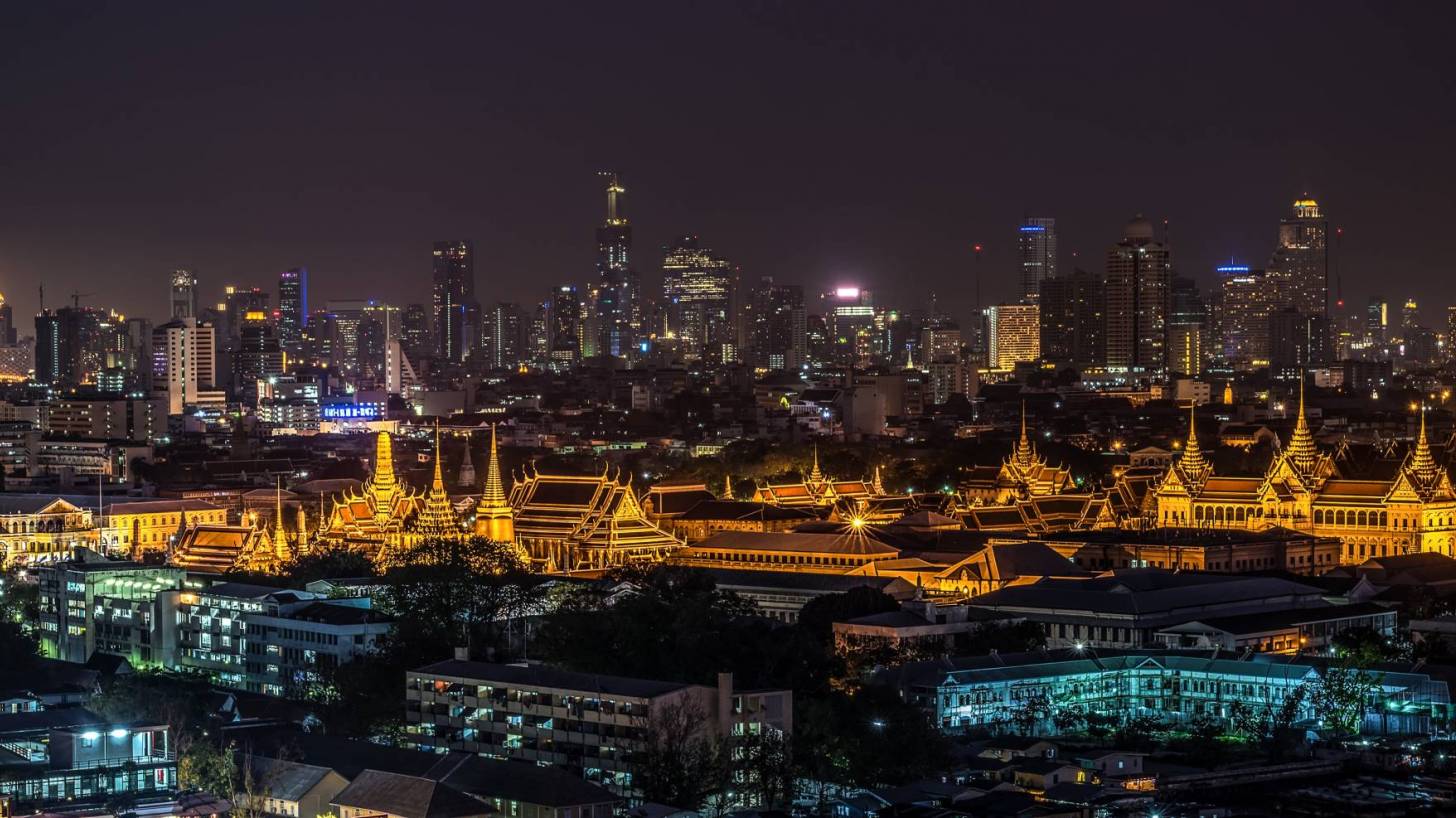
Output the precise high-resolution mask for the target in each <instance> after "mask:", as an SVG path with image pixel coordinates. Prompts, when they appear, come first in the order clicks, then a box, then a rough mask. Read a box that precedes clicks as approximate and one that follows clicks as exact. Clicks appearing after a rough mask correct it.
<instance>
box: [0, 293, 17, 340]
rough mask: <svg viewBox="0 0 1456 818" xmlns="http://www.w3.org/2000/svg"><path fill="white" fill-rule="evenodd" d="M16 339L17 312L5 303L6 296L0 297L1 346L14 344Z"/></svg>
mask: <svg viewBox="0 0 1456 818" xmlns="http://www.w3.org/2000/svg"><path fill="white" fill-rule="evenodd" d="M15 337H16V336H15V310H14V309H12V308H11V306H10V305H9V304H7V303H5V296H3V295H0V345H4V346H10V345H12V344H14V343H15Z"/></svg>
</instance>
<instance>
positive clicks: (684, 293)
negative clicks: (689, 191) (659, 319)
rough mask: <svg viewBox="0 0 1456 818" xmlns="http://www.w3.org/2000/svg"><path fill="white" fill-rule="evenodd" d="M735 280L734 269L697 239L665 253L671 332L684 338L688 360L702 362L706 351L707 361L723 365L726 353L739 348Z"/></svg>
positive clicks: (664, 279) (665, 295) (687, 238)
mask: <svg viewBox="0 0 1456 818" xmlns="http://www.w3.org/2000/svg"><path fill="white" fill-rule="evenodd" d="M733 278H734V272H733V265H732V264H730V263H729V262H728V261H727V260H726V259H723V258H719V257H717V256H715V255H713V251H712V250H709V249H707V248H706V247H703V246H701V244H700V243H699V242H698V237H697V236H683V237H681V238H679V239H678V240H677V241H676V242H675V243H673V244H672V245H670V246H668V247H665V248H663V259H662V296H663V300H664V302H665V305H666V308H667V330H668V332H670V333H672V334H673V335H675V336H676V337H677V338H678V339H680V347H681V349H682V351H683V357H684V359H685V360H688V361H695V360H698V359H700V358H702V357H703V356H704V354H705V350H706V351H707V353H706V354H707V357H708V358H710V359H713V360H716V361H720V362H721V361H722V360H723V352H724V350H725V348H726V349H730V350H731V349H732V347H733V346H734V345H735V344H736V341H737V338H736V333H735V327H734V326H733V308H732V302H733V284H734V281H733ZM729 360H731V358H730V359H729Z"/></svg>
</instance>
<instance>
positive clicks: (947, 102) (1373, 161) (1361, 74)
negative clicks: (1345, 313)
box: [0, 2, 1456, 333]
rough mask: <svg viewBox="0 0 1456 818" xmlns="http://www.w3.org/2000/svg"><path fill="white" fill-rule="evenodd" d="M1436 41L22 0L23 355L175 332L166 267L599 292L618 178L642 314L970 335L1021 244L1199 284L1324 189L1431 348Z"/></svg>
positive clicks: (1400, 17) (1337, 22) (1028, 17)
mask: <svg viewBox="0 0 1456 818" xmlns="http://www.w3.org/2000/svg"><path fill="white" fill-rule="evenodd" d="M26 5H28V6H30V8H26V7H25V6H26ZM296 5H308V6H309V8H308V9H305V10H300V9H299V8H296V7H295V6H296ZM1013 6H1014V8H1013ZM1450 8H1451V6H1450V4H1435V3H1432V4H1425V5H1417V4H1371V5H1370V6H1368V7H1367V6H1359V5H1343V4H1331V3H1309V4H1283V3H1281V4H1264V3H1253V4H1247V5H1241V4H1233V3H1217V4H1211V3H1210V4H1199V5H1198V7H1197V8H1195V7H1194V6H1193V4H1187V3H1182V4H1167V3H1161V4H1160V3H1138V4H1127V5H1114V4H1108V3H1102V2H1097V3H1072V2H1063V3H1023V4H1012V3H998V4H990V3H970V2H960V3H952V4H945V5H940V4H935V3H930V2H913V3H903V2H901V3H890V2H885V3H880V4H859V3H847V2H825V3H816V2H793V3H784V4H772V3H729V2H717V3H689V2H670V3H662V4H645V3H630V2H615V3H602V2H584V3H580V4H550V3H536V2H525V3H500V2H492V3H485V2H477V3H469V4H460V5H454V6H452V5H434V4H426V3H391V4H377V5H375V4H362V3H339V4H330V5H316V4H311V3H310V4H295V3H274V4H255V3H235V4H222V3H185V4H183V3H179V4H167V3H161V2H144V3H114V4H110V5H109V6H105V7H102V5H101V4H99V3H98V4H87V5H77V6H70V5H66V4H62V3H51V2H33V3H29V4H24V5H22V4H20V3H11V4H7V5H6V6H5V7H4V8H3V9H0V291H3V292H4V294H5V295H6V297H7V298H8V299H9V300H10V301H11V303H13V304H14V305H15V308H16V313H17V324H19V325H20V327H21V329H22V332H26V333H28V332H30V331H31V329H32V324H31V321H30V319H29V317H28V316H29V315H30V314H31V313H33V312H34V310H35V309H36V306H37V292H36V290H37V285H38V284H40V283H41V282H42V281H44V283H45V286H46V297H47V303H48V304H51V305H52V306H56V305H59V304H60V303H61V302H62V300H64V299H66V298H68V295H66V294H69V293H70V292H72V291H73V290H79V291H81V292H83V293H93V294H94V295H90V296H86V297H83V298H82V303H83V304H92V305H97V306H112V307H116V308H118V309H121V310H123V311H125V312H127V313H132V314H143V315H151V316H154V317H157V316H162V315H163V314H164V313H165V310H166V304H167V301H166V295H167V274H166V273H167V271H168V270H170V269H171V268H173V267H176V266H186V267H192V268H195V269H196V270H197V271H198V273H199V275H200V276H201V278H202V282H203V286H204V290H203V295H204V298H205V300H206V301H215V300H216V299H217V298H218V296H219V294H220V292H221V287H222V285H223V284H227V283H235V284H240V285H255V284H256V285H261V286H264V287H266V288H268V289H270V290H272V289H274V287H275V286H276V280H277V278H276V276H277V271H278V270H280V269H283V268H286V267H290V266H297V265H306V266H308V267H309V268H310V270H311V271H312V274H313V276H314V280H313V282H312V287H311V289H312V292H311V298H312V299H313V300H314V302H315V303H319V302H321V301H322V300H323V299H326V298H328V297H336V298H348V297H356V298H357V297H381V298H385V299H389V300H391V301H393V302H396V303H400V304H404V303H408V302H410V301H427V300H428V291H429V251H430V243H431V242H432V241H434V240H436V239H445V238H471V239H474V240H475V242H476V247H477V251H478V256H479V258H478V262H477V273H478V283H477V287H478V294H479V297H480V299H481V300H482V301H483V302H489V301H494V300H497V299H509V300H519V301H529V300H532V299H536V298H539V297H540V296H541V295H542V294H543V293H544V291H545V289H546V288H547V287H548V286H550V285H553V284H556V283H566V282H573V283H580V282H584V281H586V280H587V279H588V277H589V276H590V275H591V274H592V265H593V257H594V256H593V254H594V246H593V233H592V231H593V228H594V227H595V225H596V224H597V222H598V221H600V219H601V218H602V211H603V207H604V205H603V196H602V192H601V188H602V185H601V182H600V180H599V179H598V178H597V177H596V172H597V171H599V170H602V169H612V170H616V171H618V172H619V173H620V174H621V175H622V179H623V183H624V184H625V185H626V187H627V189H628V197H627V214H628V215H629V216H630V217H631V219H632V221H633V224H634V225H635V226H636V241H637V249H636V255H635V266H636V267H637V268H638V269H639V270H641V271H642V272H643V273H644V278H645V279H646V280H647V281H648V282H653V283H655V281H656V280H657V278H658V272H657V267H658V262H659V261H660V250H659V248H660V247H661V245H662V244H663V243H664V242H666V241H667V240H669V239H670V238H671V237H672V236H674V235H677V234H681V233H685V232H687V233H697V234H699V235H700V236H701V237H702V239H703V241H704V242H705V243H706V244H707V245H709V246H712V247H714V248H716V249H717V250H718V251H720V252H721V253H722V254H724V255H726V256H728V257H729V258H731V259H733V260H734V261H735V262H737V263H738V264H740V265H741V266H742V269H743V273H744V276H745V278H756V277H757V276H760V275H773V276H775V277H777V278H780V279H781V280H786V281H798V282H801V283H803V284H805V285H806V287H807V288H808V289H810V290H811V291H812V290H815V289H818V288H820V287H823V286H826V285H831V284H835V283H847V282H855V283H860V284H863V285H864V286H868V287H872V288H874V289H876V290H877V291H879V292H881V293H884V296H883V297H882V300H883V301H886V302H895V303H899V304H902V305H904V306H907V307H923V306H926V305H927V303H928V293H929V292H930V291H932V290H935V291H937V292H939V293H940V294H941V296H942V299H943V300H944V301H946V302H949V304H950V305H951V306H953V307H961V308H964V307H968V306H969V305H970V302H971V297H972V293H973V285H972V279H971V273H970V260H969V258H970V253H969V247H970V245H971V244H972V243H974V242H977V241H979V242H982V243H984V244H985V245H986V247H987V253H986V257H985V260H984V262H983V263H984V265H985V266H984V267H983V270H984V271H985V276H986V278H985V282H986V283H985V288H986V295H987V301H988V302H989V301H991V300H992V299H996V298H1007V297H1010V296H1011V295H1012V293H1013V284H1012V282H1013V264H1014V250H1015V228H1016V225H1017V222H1018V221H1019V220H1020V219H1021V218H1022V217H1023V216H1025V215H1038V216H1054V217H1056V218H1057V220H1058V225H1059V230H1060V233H1061V243H1062V267H1063V269H1068V268H1070V267H1071V266H1072V265H1073V264H1076V263H1079V262H1080V263H1081V264H1082V265H1084V266H1087V267H1088V268H1090V269H1094V270H1100V269H1101V268H1102V264H1103V261H1102V256H1103V253H1104V252H1105V249H1106V247H1107V245H1109V244H1111V243H1112V242H1114V241H1116V239H1117V238H1118V236H1119V235H1120V230H1121V227H1122V224H1123V223H1124V222H1125V221H1126V220H1127V219H1128V218H1130V217H1131V216H1132V215H1133V214H1135V213H1138V212H1143V213H1145V214H1147V215H1148V216H1149V217H1152V218H1154V219H1157V220H1161V219H1163V218H1167V219H1169V220H1170V224H1171V230H1172V241H1173V245H1174V252H1175V260H1176V262H1177V265H1178V267H1179V269H1180V271H1181V272H1184V273H1185V274H1193V275H1196V276H1197V277H1199V278H1200V279H1201V280H1203V281H1205V282H1211V281H1212V279H1213V274H1212V267H1213V266H1214V265H1215V264H1218V263H1224V262H1226V261H1227V260H1228V259H1229V258H1230V257H1232V258H1235V259H1237V260H1240V261H1243V262H1249V263H1253V264H1255V265H1260V264H1262V263H1263V262H1264V261H1265V260H1266V259H1267V257H1268V254H1269V251H1270V250H1271V249H1272V246H1273V242H1274V238H1275V232H1276V229H1277V224H1278V220H1279V218H1280V217H1281V216H1283V215H1285V213H1286V212H1287V210H1288V206H1289V203H1290V202H1291V201H1292V200H1293V199H1294V198H1295V196H1296V195H1298V194H1301V193H1303V192H1305V191H1308V192H1309V193H1311V194H1312V195H1314V196H1315V197H1316V198H1318V199H1319V200H1320V202H1321V203H1322V204H1323V205H1324V207H1325V210H1326V213H1327V214H1328V215H1329V216H1330V217H1331V221H1332V224H1335V225H1339V226H1343V227H1344V228H1345V229H1346V238H1345V240H1344V245H1343V249H1342V251H1341V253H1340V260H1339V267H1340V271H1341V272H1342V273H1343V278H1344V292H1345V295H1346V298H1347V299H1348V300H1349V301H1350V302H1351V303H1352V304H1355V303H1363V301H1364V299H1365V298H1366V297H1367V296H1368V295H1370V294H1371V293H1372V292H1376V291H1377V290H1378V291H1379V292H1380V293H1382V294H1384V295H1385V296H1386V297H1387V298H1389V299H1391V300H1392V301H1398V300H1403V299H1404V298H1405V297H1407V296H1410V295H1415V296H1417V297H1419V298H1420V299H1421V301H1422V305H1423V307H1424V308H1425V309H1424V310H1423V312H1424V317H1425V319H1426V322H1427V323H1429V324H1436V323H1437V322H1442V323H1443V322H1444V315H1443V313H1444V306H1445V305H1446V304H1448V303H1456V264H1453V260H1452V250H1451V248H1452V241H1453V237H1452V234H1453V228H1456V200H1453V197H1452V191H1453V181H1456V180H1453V178H1452V177H1453V164H1452V148H1453V145H1456V121H1453V119H1456V99H1453V96H1456V89H1453V83H1456V56H1453V55H1456V50H1453V48H1452V47H1451V45H1450V32H1451V24H1452V23H1453V19H1452V17H1453V16H1456V13H1453V12H1452V11H1450ZM1073 251H1078V252H1080V254H1081V258H1080V259H1073V258H1072V252H1073ZM1433 307H1434V308H1439V309H1440V310H1441V312H1440V313H1438V312H1437V309H1432V308H1433Z"/></svg>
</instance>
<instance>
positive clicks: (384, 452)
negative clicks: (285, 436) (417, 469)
mask: <svg viewBox="0 0 1456 818" xmlns="http://www.w3.org/2000/svg"><path fill="white" fill-rule="evenodd" d="M421 502H422V498H421V497H420V496H419V495H418V494H416V493H415V492H412V491H410V489H409V487H408V486H405V485H404V484H402V483H400V482H399V480H398V478H396V477H395V474H394V451H393V449H392V448H391V445H390V439H389V433H388V432H380V433H379V436H378V437H377V438H376V439H375V448H374V473H373V474H372V475H370V477H369V480H367V481H366V482H365V483H364V485H362V486H360V487H358V488H357V489H350V490H348V491H345V492H344V493H343V494H342V495H340V496H339V497H338V498H336V499H335V500H334V507H333V509H332V511H331V512H330V514H329V520H328V525H327V526H326V527H325V529H324V531H323V532H322V534H320V539H322V540H324V541H326V542H329V543H333V544H336V545H340V546H344V547H348V548H354V549H358V550H360V551H363V552H364V553H365V554H367V555H369V556H370V557H373V558H375V559H380V558H383V557H384V556H385V554H386V552H387V551H388V550H389V549H392V548H396V547H398V546H400V545H402V544H403V540H404V534H405V523H406V522H407V521H408V520H409V519H410V517H412V516H414V514H415V512H416V511H417V510H418V509H419V507H420V505H421Z"/></svg>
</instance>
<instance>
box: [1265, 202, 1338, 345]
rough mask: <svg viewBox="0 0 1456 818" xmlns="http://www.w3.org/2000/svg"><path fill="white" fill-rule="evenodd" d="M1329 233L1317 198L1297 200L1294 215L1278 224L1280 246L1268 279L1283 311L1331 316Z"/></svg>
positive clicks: (1276, 251) (1272, 260) (1273, 259)
mask: <svg viewBox="0 0 1456 818" xmlns="http://www.w3.org/2000/svg"><path fill="white" fill-rule="evenodd" d="M1327 233H1328V224H1327V222H1326V221H1325V218H1324V216H1323V215H1322V214H1321V213H1320V206H1319V202H1316V201H1315V200H1314V199H1310V198H1303V199H1299V200H1297V201H1295V203H1294V212H1293V215H1291V216H1288V217H1286V218H1284V219H1281V220H1280V221H1279V245H1278V246H1277V247H1276V248H1275V249H1274V255H1273V257H1272V258H1271V259H1270V260H1269V277H1270V278H1271V279H1273V280H1274V282H1275V283H1276V286H1277V289H1278V291H1279V295H1278V302H1277V305H1278V307H1279V308H1280V309H1283V308H1285V307H1293V308H1294V310H1295V311H1296V312H1300V313H1303V314H1305V315H1319V316H1325V317H1328V316H1329V288H1330V270H1329V252H1328V250H1327V246H1326V234H1327Z"/></svg>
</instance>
